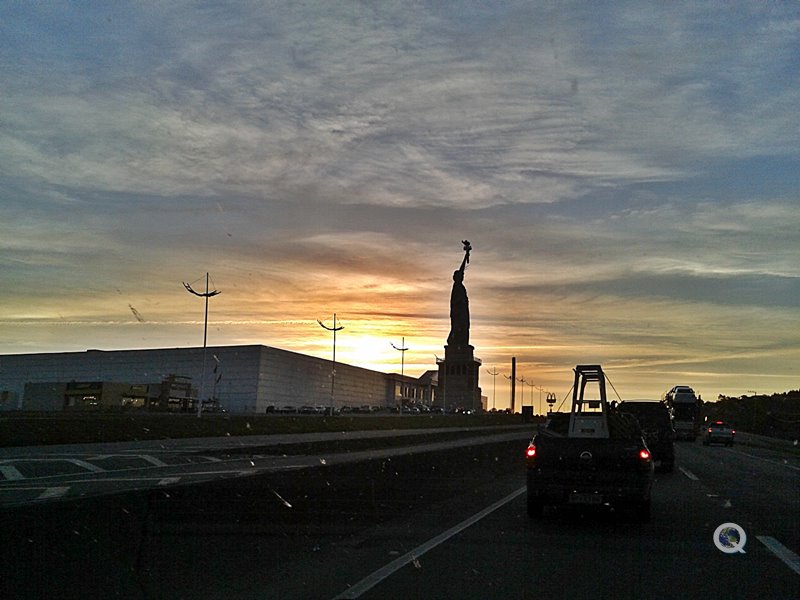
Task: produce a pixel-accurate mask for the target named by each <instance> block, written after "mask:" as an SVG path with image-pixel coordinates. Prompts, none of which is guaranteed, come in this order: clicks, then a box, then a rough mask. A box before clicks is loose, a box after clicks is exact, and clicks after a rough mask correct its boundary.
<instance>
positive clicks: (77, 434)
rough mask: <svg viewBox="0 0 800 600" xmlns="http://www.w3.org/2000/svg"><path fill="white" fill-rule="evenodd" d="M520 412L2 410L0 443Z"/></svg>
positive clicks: (453, 423)
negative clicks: (368, 413) (329, 414)
mask: <svg viewBox="0 0 800 600" xmlns="http://www.w3.org/2000/svg"><path fill="white" fill-rule="evenodd" d="M522 423H523V420H522V415H507V414H485V415H414V416H411V415H407V416H402V417H401V416H397V415H392V416H389V415H387V416H336V417H321V416H255V415H253V416H245V415H203V416H202V417H200V418H198V417H197V416H196V415H189V414H180V415H174V414H130V413H56V414H54V413H5V414H2V416H0V446H5V447H9V446H32V445H37V446H38V445H50V444H80V443H99V442H124V441H138V440H166V439H181V438H193V437H224V436H245V435H265V434H279V433H312V432H325V431H363V430H387V429H388V430H392V429H421V428H430V427H491V426H504V425H516V424H522Z"/></svg>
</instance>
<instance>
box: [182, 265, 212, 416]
mask: <svg viewBox="0 0 800 600" xmlns="http://www.w3.org/2000/svg"><path fill="white" fill-rule="evenodd" d="M182 283H183V287H185V288H186V291H187V292H189V293H190V294H194V295H195V296H199V297H200V298H205V299H206V313H205V319H204V321H203V369H202V371H201V375H200V391H199V392H198V398H197V416H198V418H199V417H200V415H201V414H202V412H203V395H204V394H205V393H206V390H205V387H206V342H207V341H208V299H209V298H211V297H213V296H216V295H217V294H219V293H220V291H219V290H212V291H208V271H206V291H205V292H196V291H195V290H194V289H192V286H191V284H188V283H186V282H185V281H184V282H182Z"/></svg>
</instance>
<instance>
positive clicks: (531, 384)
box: [528, 381, 536, 416]
mask: <svg viewBox="0 0 800 600" xmlns="http://www.w3.org/2000/svg"><path fill="white" fill-rule="evenodd" d="M528 386H530V388H531V416H533V409H534V406H533V388H535V387H536V384H535V383H533V382H532V381H529V382H528Z"/></svg>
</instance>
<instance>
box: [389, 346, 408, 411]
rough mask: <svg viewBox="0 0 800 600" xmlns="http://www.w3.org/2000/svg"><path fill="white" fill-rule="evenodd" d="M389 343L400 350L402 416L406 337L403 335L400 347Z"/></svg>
mask: <svg viewBox="0 0 800 600" xmlns="http://www.w3.org/2000/svg"><path fill="white" fill-rule="evenodd" d="M389 343H390V344H392V348H394V349H395V350H399V351H400V416H401V417H402V416H403V377H404V375H405V364H406V350H408V348H406V338H405V337H403V341H402V342H400V347H399V348H398V347H397V346H395V345H394V344H393V343H392V342H389Z"/></svg>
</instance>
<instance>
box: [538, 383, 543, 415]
mask: <svg viewBox="0 0 800 600" xmlns="http://www.w3.org/2000/svg"><path fill="white" fill-rule="evenodd" d="M536 389H537V390H539V414H540V415H541V414H542V392H543V391H544V388H543V387H542V386H540V385H537V386H536Z"/></svg>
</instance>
